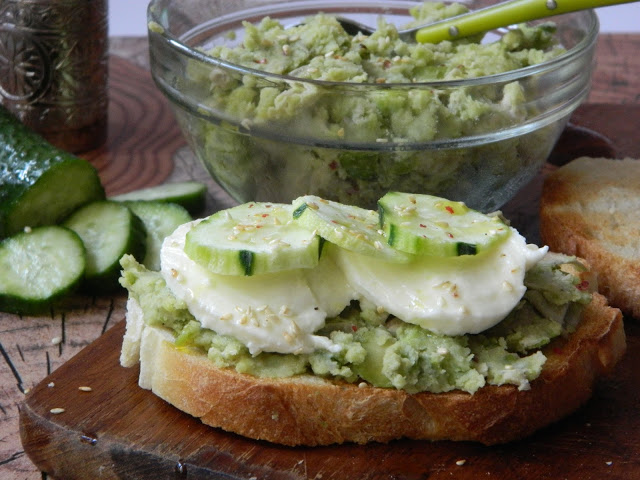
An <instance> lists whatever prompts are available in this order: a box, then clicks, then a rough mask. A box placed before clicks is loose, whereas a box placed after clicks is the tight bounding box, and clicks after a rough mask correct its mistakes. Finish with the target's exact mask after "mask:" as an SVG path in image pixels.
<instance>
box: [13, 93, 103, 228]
mask: <svg viewBox="0 0 640 480" xmlns="http://www.w3.org/2000/svg"><path fill="white" fill-rule="evenodd" d="M70 187H71V188H70ZM101 199H104V189H103V188H102V185H101V183H100V178H99V177H98V173H97V171H96V169H95V168H94V167H93V166H92V165H91V164H90V163H89V162H87V161H86V160H83V159H81V158H78V157H76V156H74V155H72V154H70V153H68V152H65V151H63V150H60V149H58V148H56V147H54V146H53V145H51V144H50V143H48V142H47V141H46V140H45V139H43V138H42V137H41V136H40V135H38V134H37V133H35V132H34V131H32V130H30V129H29V128H27V127H26V126H25V125H23V124H22V123H21V122H20V121H19V120H18V119H17V118H16V117H14V116H13V115H12V114H11V113H10V112H9V111H8V110H7V109H6V108H4V107H2V106H1V105H0V238H3V237H8V236H11V235H13V234H15V233H18V232H20V231H22V229H23V228H24V227H31V228H34V227H37V226H40V225H54V224H57V223H58V222H60V221H62V219H63V218H64V217H66V216H67V215H69V214H70V213H71V212H73V211H74V210H75V209H76V208H78V207H80V206H82V205H84V204H86V203H89V202H91V201H94V200H101Z"/></svg>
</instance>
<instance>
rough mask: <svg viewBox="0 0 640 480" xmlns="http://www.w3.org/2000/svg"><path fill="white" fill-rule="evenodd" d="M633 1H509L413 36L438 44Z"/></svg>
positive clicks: (431, 27)
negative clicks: (532, 21)
mask: <svg viewBox="0 0 640 480" xmlns="http://www.w3.org/2000/svg"><path fill="white" fill-rule="evenodd" d="M633 1H636V0H510V1H506V2H502V3H498V4H496V5H492V6H490V7H486V8H482V9H480V10H476V11H473V12H469V13H465V14H463V15H458V16H456V17H452V18H449V19H447V20H443V21H441V22H436V23H434V24H433V25H428V26H426V27H422V28H421V29H419V30H418V31H417V32H416V40H417V41H418V42H420V43H438V42H441V41H442V40H453V39H456V38H462V37H468V36H470V35H475V34H477V33H483V32H488V31H489V30H493V29H494V28H500V27H506V26H509V25H514V24H517V23H523V22H527V21H530V20H537V19H539V18H545V17H551V16H553V15H560V14H562V13H569V12H575V11H577V10H588V9H590V8H597V7H606V6H609V5H618V4H622V3H631V2H633Z"/></svg>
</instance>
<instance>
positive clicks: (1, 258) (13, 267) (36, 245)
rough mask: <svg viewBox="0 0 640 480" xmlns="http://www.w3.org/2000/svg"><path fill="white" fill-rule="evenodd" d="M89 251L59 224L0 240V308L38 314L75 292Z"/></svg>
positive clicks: (26, 313) (78, 238) (75, 236)
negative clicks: (0, 273)
mask: <svg viewBox="0 0 640 480" xmlns="http://www.w3.org/2000/svg"><path fill="white" fill-rule="evenodd" d="M85 264H86V252H85V248H84V245H83V243H82V240H80V237H78V235H76V234H75V233H74V232H72V231H71V230H69V229H67V228H63V227H59V226H45V227H39V228H34V229H26V231H25V232H22V233H18V234H17V235H14V236H13V237H10V238H7V239H5V240H3V241H2V242H0V271H1V272H2V275H1V276H0V311H3V312H10V313H17V314H22V315H28V314H37V313H41V312H43V311H45V310H46V309H47V308H50V307H51V306H52V304H53V303H54V302H55V301H56V300H58V299H59V298H61V297H63V296H64V295H66V294H68V293H70V292H72V291H73V290H75V288H76V287H77V286H78V285H79V283H80V281H81V280H82V276H83V274H84V270H85Z"/></svg>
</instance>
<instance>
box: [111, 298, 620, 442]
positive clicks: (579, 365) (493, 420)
mask: <svg viewBox="0 0 640 480" xmlns="http://www.w3.org/2000/svg"><path fill="white" fill-rule="evenodd" d="M130 302H132V300H130ZM130 312H131V313H132V314H128V315H127V330H128V332H127V335H125V340H124V343H125V345H124V346H123V350H122V356H121V363H123V365H124V364H126V365H131V364H133V363H135V362H136V361H137V360H138V358H139V359H140V364H141V365H140V385H141V386H142V387H143V388H147V389H151V390H152V391H153V392H154V393H155V394H156V395H158V396H160V397H161V398H163V399H164V400H166V401H167V402H169V403H171V404H173V405H174V406H176V407H177V408H179V409H180V410H183V411H184V412H187V413H189V414H191V415H193V416H195V417H199V418H200V419H201V420H202V422H203V423H205V424H207V425H211V426H214V427H220V428H222V429H224V430H226V431H229V432H235V433H238V434H240V435H243V436H246V437H250V438H254V439H260V440H267V441H270V442H275V443H280V444H285V445H308V446H314V445H328V444H334V443H343V442H355V443H367V442H372V441H377V442H387V441H390V440H392V439H396V438H401V437H408V438H413V439H427V440H443V439H450V440H471V441H477V442H481V443H484V444H496V443H504V442H508V441H511V440H514V439H519V438H522V437H525V436H527V435H529V434H531V433H533V432H534V431H536V430H538V429H540V428H542V427H544V426H546V425H549V424H550V423H552V422H555V421H557V420H559V419H560V418H562V417H564V416H566V415H567V414H569V413H571V412H572V411H574V410H576V409H577V408H578V407H579V406H580V405H581V404H583V403H584V402H585V401H586V400H587V399H588V398H589V397H590V396H591V393H592V389H593V386H594V383H595V382H596V380H597V378H598V377H600V376H601V375H603V374H606V373H608V372H609V371H610V370H611V369H612V368H613V366H614V365H615V364H616V362H617V361H618V360H619V359H620V357H621V356H622V355H623V353H624V351H625V348H626V343H625V334H624V328H623V323H622V315H621V313H620V311H619V310H618V309H614V308H611V307H609V306H607V304H606V300H605V299H604V297H602V296H601V295H599V294H597V293H596V294H594V299H593V301H592V302H591V303H590V304H589V305H588V306H587V307H586V308H585V310H584V311H583V314H582V321H581V323H580V324H579V327H578V328H577V330H576V331H575V332H574V333H573V334H571V335H570V336H569V337H568V338H558V339H556V340H554V341H553V342H552V343H551V344H550V345H548V346H547V347H546V348H545V349H544V352H545V354H546V355H547V357H548V360H547V362H546V364H545V366H544V369H543V372H542V374H541V376H540V377H539V378H537V379H536V380H534V381H533V382H532V383H531V389H530V390H526V391H520V390H518V388H517V387H514V386H500V387H497V386H485V387H483V388H481V389H480V390H479V391H477V392H476V393H475V394H473V395H471V394H468V393H463V392H459V391H454V392H449V393H419V394H413V395H412V394H408V393H407V392H404V391H401V390H394V389H383V388H376V387H371V386H368V385H366V384H359V385H358V384H349V383H339V382H332V381H330V380H326V379H322V378H319V377H315V376H312V375H301V376H296V377H291V378H281V379H267V378H257V377H253V376H250V375H246V374H240V373H237V372H236V371H235V370H232V369H220V368H216V367H215V366H214V365H213V363H212V362H210V361H209V360H208V359H207V357H206V355H204V354H203V353H200V352H197V351H195V350H189V349H185V348H177V347H175V346H174V344H173V336H172V335H171V334H169V333H168V332H167V331H165V330H162V329H161V328H158V327H149V326H144V325H142V324H141V322H142V317H141V315H140V314H139V313H140V310H139V309H136V308H133V309H131V310H130Z"/></svg>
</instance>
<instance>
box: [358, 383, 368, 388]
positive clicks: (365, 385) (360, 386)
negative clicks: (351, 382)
mask: <svg viewBox="0 0 640 480" xmlns="http://www.w3.org/2000/svg"><path fill="white" fill-rule="evenodd" d="M367 386H368V385H367V384H366V383H365V382H360V383H359V384H358V388H366V387H367Z"/></svg>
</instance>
